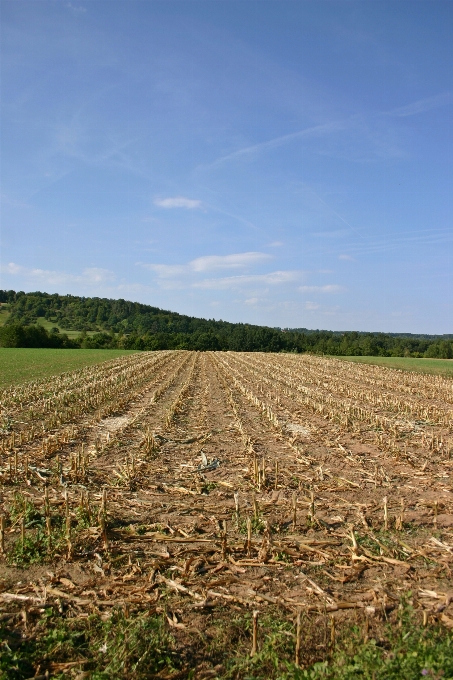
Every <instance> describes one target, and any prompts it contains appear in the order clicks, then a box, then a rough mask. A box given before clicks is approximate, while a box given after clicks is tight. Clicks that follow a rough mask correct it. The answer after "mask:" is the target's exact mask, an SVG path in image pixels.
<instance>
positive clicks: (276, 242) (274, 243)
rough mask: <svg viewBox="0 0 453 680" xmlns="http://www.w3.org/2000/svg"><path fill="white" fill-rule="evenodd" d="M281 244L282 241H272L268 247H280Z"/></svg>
mask: <svg viewBox="0 0 453 680" xmlns="http://www.w3.org/2000/svg"><path fill="white" fill-rule="evenodd" d="M283 245H285V244H284V243H283V241H272V243H269V248H280V247H281V246H283Z"/></svg>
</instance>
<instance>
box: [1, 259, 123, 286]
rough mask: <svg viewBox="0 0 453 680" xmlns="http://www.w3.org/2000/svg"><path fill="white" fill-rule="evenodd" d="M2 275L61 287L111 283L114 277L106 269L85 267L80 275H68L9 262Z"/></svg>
mask: <svg viewBox="0 0 453 680" xmlns="http://www.w3.org/2000/svg"><path fill="white" fill-rule="evenodd" d="M1 272H2V273H4V274H12V275H13V276H22V277H24V278H25V279H28V280H31V281H35V282H40V283H44V284H48V285H61V284H67V283H82V284H87V285H89V284H97V283H105V282H107V281H113V280H114V278H115V276H114V274H113V272H111V271H109V270H108V269H102V268H100V267H87V268H86V269H84V270H83V272H82V273H81V274H69V273H68V272H63V271H54V270H51V269H37V268H36V269H31V268H28V267H22V266H21V265H18V264H16V263H15V262H9V263H8V264H7V265H5V266H3V267H2V268H1Z"/></svg>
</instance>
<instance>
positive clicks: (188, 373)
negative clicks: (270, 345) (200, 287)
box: [0, 351, 453, 678]
mask: <svg viewBox="0 0 453 680" xmlns="http://www.w3.org/2000/svg"><path fill="white" fill-rule="evenodd" d="M0 399H1V436H0V475H1V477H0V479H1V484H2V506H1V509H0V553H1V556H0V577H1V579H2V580H1V583H2V585H3V587H2V592H0V603H1V605H2V611H3V613H4V614H5V616H4V619H5V620H7V621H8V622H9V625H11V626H12V627H13V628H14V627H16V628H18V629H20V630H22V633H23V635H24V636H25V638H26V637H27V635H29V636H33V635H35V633H34V632H33V631H36V630H38V628H39V625H40V624H39V622H40V617H42V616H43V612H45V613H46V615H48V614H49V612H51V613H52V614H53V615H55V616H59V617H61V619H62V620H64V622H65V625H69V626H70V625H72V623H71V622H77V621H80V620H81V619H83V618H84V617H85V618H86V617H90V616H96V617H98V618H99V620H100V621H104V622H107V621H113V620H116V619H115V617H118V612H121V617H122V618H121V621H122V623H121V625H126V626H127V623H125V622H127V621H128V620H130V621H132V620H134V621H136V620H140V621H142V618H140V617H153V616H155V617H161V620H162V621H163V623H162V625H163V626H164V629H165V630H166V631H167V633H168V635H170V637H171V639H172V641H173V642H172V645H173V646H172V647H171V645H170V647H171V649H172V651H171V652H168V653H169V654H170V656H169V657H168V663H167V667H168V669H170V668H173V670H168V674H167V675H156V676H155V677H173V676H174V677H199V678H202V677H241V676H240V675H236V676H235V675H234V672H236V671H234V669H233V670H232V668H233V666H232V665H231V664H232V661H231V645H233V646H234V645H236V647H235V649H236V652H237V654H242V655H243V657H244V658H247V659H248V661H247V664H249V665H250V664H255V666H254V667H255V670H256V669H258V665H257V664H264V666H263V668H264V670H263V671H262V672H263V673H264V675H259V673H258V670H256V673H258V674H257V675H256V676H253V677H266V674H267V677H280V676H279V675H278V673H279V672H281V669H280V671H279V670H278V665H279V663H281V664H285V663H286V664H292V666H291V667H292V668H293V669H295V670H294V672H295V673H296V672H298V671H297V669H300V668H303V667H304V666H305V667H306V666H307V665H309V664H310V663H312V662H313V661H316V660H319V659H322V658H325V657H326V656H328V655H329V654H330V653H331V652H332V650H333V649H334V647H335V645H336V641H337V639H338V638H341V635H342V630H343V629H344V630H346V628H347V626H348V625H349V624H351V623H353V624H355V625H356V626H358V627H359V629H360V630H362V631H363V636H362V637H363V640H365V641H366V640H369V639H370V638H371V637H373V636H374V637H376V638H377V639H379V636H382V635H383V633H382V631H383V627H384V626H385V625H386V624H387V623H388V622H390V623H391V624H392V622H395V625H397V622H398V620H399V619H398V617H399V616H400V612H401V608H402V607H403V605H404V606H406V605H407V603H410V605H411V607H412V608H413V610H414V612H415V613H414V616H415V617H416V618H417V617H418V619H419V620H420V623H421V625H424V626H427V627H429V626H431V625H433V624H441V625H442V626H444V627H445V629H446V630H448V629H452V628H453V591H452V590H451V586H450V585H449V584H450V583H451V565H452V559H453V558H452V556H453V514H452V513H453V501H452V498H451V496H452V483H451V474H452V467H453V460H452V456H451V451H452V442H453V433H452V424H453V423H452V414H453V382H452V381H451V380H449V379H445V378H442V377H439V376H422V375H420V374H411V373H408V372H400V371H395V370H392V369H387V368H382V367H377V366H371V365H361V364H354V363H346V362H341V361H339V360H335V359H325V358H320V357H314V356H309V355H302V356H297V355H291V354H261V353H253V354H248V353H230V352H225V353H221V352H216V353H214V352H207V353H196V352H187V351H162V352H143V353H140V354H135V355H132V356H127V357H122V358H120V359H115V360H113V361H108V362H105V363H104V364H100V365H96V366H94V367H91V368H87V369H83V370H81V371H75V372H73V373H68V374H65V375H63V376H61V377H58V378H53V379H52V380H46V381H41V382H35V383H30V384H27V385H21V386H18V387H14V388H9V389H6V390H3V391H2V392H1V393H0ZM18 567H20V568H21V569H22V570H25V571H24V572H23V574H22V575H21V576H20V577H18V576H17V573H18V572H17V568H18ZM27 570H29V571H27ZM2 615H3V614H2ZM112 617H113V618H112ZM137 617H139V618H138V619H137ZM238 617H239V619H238ZM418 619H417V620H418ZM233 620H240V621H241V622H242V623H241V624H240V625H238V626H236V628H235V633H234V635H233V637H232V638H231V639H230V640H225V641H224V646H223V647H222V646H221V645H220V647H219V644H220V643H219V640H218V636H216V633H215V632H213V628H214V629H215V628H216V627H217V630H221V629H222V626H223V625H225V626H227V627H228V626H230V628H231V625H232V623H231V622H232V621H233ZM273 620H274V621H280V622H283V623H282V626H283V627H284V626H286V628H284V630H285V631H286V632H284V633H282V635H284V636H286V637H285V640H286V642H285V645H283V646H282V647H281V652H280V653H281V659H279V658H278V654H277V657H276V660H275V658H274V660H273V661H272V664H273V666H272V668H270V666H269V667H266V661H265V660H264V661H263V659H264V656H263V654H264V652H263V651H262V650H263V649H264V648H266V649H267V647H266V644H267V643H266V640H268V639H270V638H269V635H271V633H269V630H271V628H272V625H271V624H270V623H269V622H270V621H273ZM24 621H25V623H24ZM213 622H217V623H214V624H213ZM266 622H267V623H266ZM74 625H75V623H74ZM131 625H132V624H131ZM140 625H142V623H140ZM143 625H144V624H143ZM159 625H160V624H159ZM279 625H280V624H279ZM266 626H268V628H266ZM269 626H271V627H270V628H269ZM159 630H160V629H159ZM282 630H283V628H282ZM167 633H165V634H167ZM229 634H231V630H230V633H229ZM166 639H167V638H166ZM168 639H170V638H168ZM214 642H215V644H214ZM105 644H106V645H107V646H108V644H109V642H108V641H106V643H105ZM150 649H151V647H150ZM275 649H277V648H275ZM275 649H274V652H275ZM278 649H280V647H278ZM153 650H154V651H153V652H152V653H153V654H156V653H157V652H156V650H155V648H154V647H153ZM144 653H145V652H144ZM275 653H276V652H275ZM59 654H60V657H61V658H60V657H59V656H58V655H59ZM149 654H151V651H150V652H149ZM145 655H146V654H145ZM76 656H77V655H76ZM98 656H99V655H98ZM107 656H108V655H107V654H106V656H105V658H106V659H107ZM274 656H275V654H274ZM93 663H94V661H93V659H92V658H91V659H90V658H85V657H84V658H80V655H79V657H78V658H73V657H71V653H70V652H68V651H67V650H66V651H65V652H63V651H61V650H60V651H59V652H58V653H57V654H56V656H54V657H52V659H51V660H50V659H49V658H47V659H45V658H43V659H42V660H41V662H39V663H38V662H36V664H35V666H34V670H35V671H36V674H37V675H40V674H41V675H42V674H45V673H46V672H47V673H50V674H52V673H54V674H55V673H56V672H57V671H58V672H63V671H65V672H66V671H67V673H69V674H73V676H74V677H76V676H77V674H80V672H90V669H92V668H93ZM96 663H97V664H98V666H97V667H96V668H101V669H102V663H103V662H102V659H101V660H99V659H98V660H97V661H96ZM105 663H107V662H105ZM134 663H135V662H134ZM90 664H91V665H90ZM137 664H138V665H137ZM140 664H142V665H140ZM272 664H271V665H272ZM275 665H276V666H275ZM142 666H143V668H146V664H145V660H143V661H140V663H139V661H137V663H136V666H135V667H134V666H133V664H132V662H131V666H130V668H129V667H128V666H127V664H126V667H125V670H124V677H129V676H130V677H132V675H133V674H134V673H135V674H136V673H138V676H137V677H141V676H140V673H139V671H140V669H141V668H142ZM105 667H106V666H105ZM285 667H287V666H285ZM134 668H135V670H134ZM281 668H283V666H281ZM137 669H138V670H137ZM140 672H141V671H140ZM156 672H157V671H156ZM159 672H160V673H161V672H163V671H159ZM260 672H261V671H260ZM191 673H192V675H190V674H191ZM172 674H173V675H172ZM17 677H21V676H17ZM143 677H154V676H151V675H149V676H146V673H145V675H143ZM301 677H302V676H301Z"/></svg>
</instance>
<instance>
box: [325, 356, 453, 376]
mask: <svg viewBox="0 0 453 680" xmlns="http://www.w3.org/2000/svg"><path fill="white" fill-rule="evenodd" d="M336 358H337V359H343V360H344V361H355V362H356V363H359V364H375V365H376V366H387V368H400V369H402V370H403V371H417V372H418V373H432V374H435V375H445V376H453V359H413V358H412V357H336Z"/></svg>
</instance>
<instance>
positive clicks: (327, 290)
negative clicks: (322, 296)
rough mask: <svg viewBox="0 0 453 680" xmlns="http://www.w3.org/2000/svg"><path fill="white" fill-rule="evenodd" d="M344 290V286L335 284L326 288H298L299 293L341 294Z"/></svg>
mask: <svg viewBox="0 0 453 680" xmlns="http://www.w3.org/2000/svg"><path fill="white" fill-rule="evenodd" d="M344 290H345V288H344V286H339V285H338V284H336V283H332V284H328V285H326V286H299V291H300V292H301V293H342V292H343V291H344Z"/></svg>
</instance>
